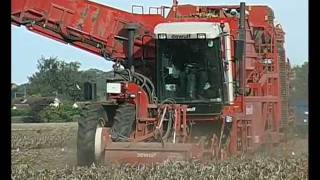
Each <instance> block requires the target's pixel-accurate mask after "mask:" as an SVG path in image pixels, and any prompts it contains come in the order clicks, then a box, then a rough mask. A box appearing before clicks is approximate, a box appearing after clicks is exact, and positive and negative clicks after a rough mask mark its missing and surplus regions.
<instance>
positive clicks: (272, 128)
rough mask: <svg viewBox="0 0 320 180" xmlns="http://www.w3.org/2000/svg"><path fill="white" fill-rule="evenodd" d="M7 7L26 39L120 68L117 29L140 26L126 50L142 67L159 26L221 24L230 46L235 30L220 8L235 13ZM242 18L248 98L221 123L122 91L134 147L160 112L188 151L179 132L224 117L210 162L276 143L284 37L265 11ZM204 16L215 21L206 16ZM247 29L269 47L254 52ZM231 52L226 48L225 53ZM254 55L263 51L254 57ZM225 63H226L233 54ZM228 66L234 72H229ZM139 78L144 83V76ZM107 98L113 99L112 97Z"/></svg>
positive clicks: (26, 3)
mask: <svg viewBox="0 0 320 180" xmlns="http://www.w3.org/2000/svg"><path fill="white" fill-rule="evenodd" d="M11 5H12V8H11V19H12V24H15V25H18V26H20V25H25V26H26V27H27V28H28V30H30V31H33V32H35V33H39V34H41V35H44V36H46V37H49V38H51V39H54V40H57V41H60V42H63V43H70V44H72V45H74V46H76V47H78V48H81V49H84V50H86V51H89V52H91V53H94V54H97V55H100V56H104V57H109V58H112V59H113V60H114V61H118V60H123V59H125V58H127V56H128V54H127V52H128V50H127V35H126V32H125V31H123V29H124V28H125V26H126V24H129V23H135V24H138V25H139V26H140V28H139V31H138V32H136V35H137V36H136V39H135V42H134V43H135V46H134V57H135V58H136V59H142V58H143V59H148V60H154V59H155V48H154V39H153V36H154V35H153V29H154V27H155V26H156V25H157V24H159V23H162V22H185V21H189V22H224V23H228V24H229V26H230V30H231V32H230V34H231V36H232V37H233V39H235V38H236V37H237V34H238V30H239V29H238V19H237V18H235V17H227V16H226V15H225V14H224V13H223V11H222V9H223V8H239V6H193V5H177V4H176V3H174V5H173V6H172V7H171V9H170V12H169V14H168V16H167V17H166V18H164V17H163V16H161V15H152V14H133V13H128V12H125V11H121V10H118V9H114V8H112V7H108V6H104V5H101V4H97V3H93V2H89V1H65V0H46V1H36V0H12V1H11ZM247 11H248V12H249V15H248V16H247V19H246V56H245V60H246V64H245V77H246V80H245V86H246V88H248V89H249V90H250V94H249V95H248V96H243V95H242V96H241V95H240V96H236V98H235V103H234V104H232V105H228V106H225V107H224V109H223V111H222V113H221V115H214V116H209V115H203V116H192V115H187V114H186V106H184V105H157V104H153V103H151V102H149V100H148V95H147V93H146V92H144V91H143V89H142V88H141V87H139V86H138V85H136V84H134V83H129V84H127V89H126V93H124V94H122V98H124V97H125V98H127V96H128V94H134V95H135V98H134V99H132V101H131V103H134V104H135V105H136V107H137V113H136V114H137V124H136V132H134V133H133V135H132V138H133V139H135V140H134V141H145V140H146V139H149V138H151V137H153V135H154V134H153V133H154V131H155V129H153V130H148V128H146V126H147V123H153V124H154V125H155V126H157V125H159V121H161V117H160V115H161V112H163V111H164V109H166V110H170V111H174V112H175V125H174V126H175V129H176V131H177V133H179V134H180V135H182V137H183V140H182V141H181V143H188V139H189V138H188V135H187V129H186V127H187V124H188V123H189V122H191V121H198V122H201V121H211V122H217V121H220V122H224V121H225V118H226V117H227V116H230V117H232V118H233V121H232V128H231V132H230V139H229V144H228V146H227V148H226V149H224V150H221V151H219V153H217V146H218V144H217V137H215V136H214V137H213V138H212V145H211V148H210V149H209V150H203V152H205V151H207V152H209V153H211V154H215V155H217V154H220V156H221V157H224V156H225V155H228V154H235V155H236V154H242V153H244V152H252V151H255V150H256V149H258V148H259V147H261V146H262V145H263V144H275V143H278V142H279V141H280V139H279V137H281V132H280V125H281V123H280V122H281V121H283V122H284V120H283V119H285V118H286V116H285V112H286V109H285V108H284V106H282V105H283V103H286V101H285V97H283V96H282V94H281V92H280V90H286V88H287V86H288V84H286V85H283V82H285V81H286V80H283V79H281V77H280V74H281V73H283V71H285V70H284V69H281V68H282V66H281V65H282V64H286V62H285V54H284V52H283V53H282V54H280V52H278V47H283V43H284V32H283V31H282V29H281V28H280V26H274V25H273V24H272V23H270V22H269V21H268V17H269V16H270V15H272V14H273V12H272V10H271V9H270V8H269V7H267V6H247ZM212 12H217V14H216V15H215V16H213V15H212ZM254 28H258V29H260V30H261V32H263V34H264V36H265V37H267V38H268V39H270V42H267V43H264V44H261V42H259V40H257V39H255V37H254V34H253V33H254ZM233 46H234V45H233V44H232V49H233ZM261 48H264V49H265V51H264V52H260V49H261ZM232 58H233V59H234V51H233V50H232ZM265 59H269V60H270V61H271V64H264V63H263V60H265ZM232 66H233V67H234V68H233V69H236V68H235V67H236V65H235V64H233V65H232ZM149 70H150V69H149ZM138 71H139V69H138ZM151 71H152V70H151ZM141 73H142V74H144V75H146V76H149V74H147V72H145V71H144V72H143V71H142V72H141ZM236 74H237V72H233V75H234V78H235V75H236ZM284 86H285V87H284ZM113 98H118V99H119V96H118V97H113ZM150 109H154V110H156V111H157V112H158V114H157V116H155V117H150V115H149V111H150ZM181 112H182V114H181ZM222 124H224V123H222ZM181 125H183V126H181ZM181 127H182V128H181ZM222 129H224V127H222ZM220 139H221V138H220ZM220 141H221V140H220ZM111 144H112V143H111ZM178 144H179V143H178ZM119 146H121V147H122V145H119ZM219 146H220V142H219ZM106 148H107V151H106V152H107V153H110V155H112V157H116V156H117V154H116V153H115V151H116V150H117V151H122V150H124V149H121V148H120V149H119V147H117V146H116V145H114V143H113V145H112V146H110V147H108V146H107V147H106ZM138 149H139V148H138ZM151 149H152V148H150V150H151ZM169 149H170V148H169ZM178 149H179V148H178ZM153 150H154V149H153ZM171 150H174V148H172V149H171ZM129 151H130V150H129ZM132 151H135V150H132ZM195 152H199V151H198V150H196V151H195ZM130 153H132V152H130ZM130 153H129V154H130ZM118 155H119V154H118ZM131 155H132V154H131ZM120 156H121V155H120ZM156 156H157V157H158V155H156ZM108 157H109V158H110V156H108ZM127 158H129V157H127ZM129 159H130V158H129ZM156 159H157V158H156ZM158 159H159V158H158ZM160 159H161V158H160Z"/></svg>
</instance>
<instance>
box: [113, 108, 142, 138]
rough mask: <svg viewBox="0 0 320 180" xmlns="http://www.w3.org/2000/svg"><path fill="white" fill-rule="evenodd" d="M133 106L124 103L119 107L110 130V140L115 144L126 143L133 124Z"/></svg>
mask: <svg viewBox="0 0 320 180" xmlns="http://www.w3.org/2000/svg"><path fill="white" fill-rule="evenodd" d="M135 114H136V113H135V106H134V105H132V104H128V103H124V104H121V105H119V107H118V109H117V110H116V114H115V116H114V122H113V125H112V128H111V138H112V140H113V141H116V142H124V141H127V138H128V137H129V136H130V133H131V132H132V130H133V124H134V122H135V117H136V115H135Z"/></svg>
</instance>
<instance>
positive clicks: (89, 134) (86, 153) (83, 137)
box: [77, 104, 104, 166]
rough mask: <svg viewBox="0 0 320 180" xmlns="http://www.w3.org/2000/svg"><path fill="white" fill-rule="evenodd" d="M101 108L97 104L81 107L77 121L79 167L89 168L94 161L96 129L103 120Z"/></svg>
mask: <svg viewBox="0 0 320 180" xmlns="http://www.w3.org/2000/svg"><path fill="white" fill-rule="evenodd" d="M103 111H104V110H103V107H102V106H101V105H99V104H88V105H85V106H84V107H82V110H81V114H80V118H79V120H78V136H77V161H78V165H79V166H90V165H91V164H92V163H94V162H96V160H95V136H96V129H97V127H99V125H100V121H99V120H100V119H101V118H103V116H102V113H103Z"/></svg>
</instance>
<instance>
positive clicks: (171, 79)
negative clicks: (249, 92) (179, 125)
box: [155, 22, 233, 114]
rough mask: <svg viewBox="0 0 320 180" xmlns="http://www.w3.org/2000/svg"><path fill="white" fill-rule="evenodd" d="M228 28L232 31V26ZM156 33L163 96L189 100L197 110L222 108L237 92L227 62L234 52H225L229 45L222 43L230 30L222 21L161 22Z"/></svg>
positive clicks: (158, 69)
mask: <svg viewBox="0 0 320 180" xmlns="http://www.w3.org/2000/svg"><path fill="white" fill-rule="evenodd" d="M224 29H226V30H227V31H228V30H229V27H228V26H227V27H225V28H224ZM155 35H156V46H157V60H156V62H157V68H156V69H157V93H158V94H157V96H158V97H159V99H160V100H164V99H168V98H170V99H173V100H174V101H175V102H176V103H179V104H180V103H183V104H188V105H189V108H188V111H189V113H193V114H208V113H219V112H221V108H222V105H223V104H224V103H226V102H229V101H230V100H232V99H230V98H232V97H233V92H231V95H230V93H228V91H232V74H228V72H227V71H226V68H225V66H224V63H223V62H226V61H227V58H229V59H230V57H231V54H230V53H231V52H230V51H228V53H229V54H227V56H229V57H227V56H223V55H222V52H223V51H225V52H226V50H227V49H226V48H225V47H223V45H222V44H224V45H225V43H223V42H224V40H225V36H226V33H225V31H224V30H222V29H221V27H220V23H213V22H174V23H161V24H159V25H157V26H156V27H155ZM228 40H229V41H230V38H229V39H228ZM227 44H229V45H230V42H229V43H227ZM222 50H223V51H222ZM229 50H230V47H229ZM230 71H231V66H230ZM228 75H229V76H230V77H228ZM230 78H231V79H230ZM229 82H230V83H231V84H230V86H231V87H230V88H231V89H230V88H228V86H229Z"/></svg>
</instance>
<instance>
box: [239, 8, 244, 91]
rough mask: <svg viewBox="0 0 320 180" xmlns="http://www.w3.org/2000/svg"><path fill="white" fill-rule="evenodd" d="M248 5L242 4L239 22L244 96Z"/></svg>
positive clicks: (241, 82)
mask: <svg viewBox="0 0 320 180" xmlns="http://www.w3.org/2000/svg"><path fill="white" fill-rule="evenodd" d="M245 23H246V4H245V2H241V3H240V20H239V40H240V41H242V43H243V46H242V53H241V55H242V57H241V58H240V68H241V70H240V88H241V89H242V94H243V95H244V94H245V72H246V58H245V57H246V25H245Z"/></svg>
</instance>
